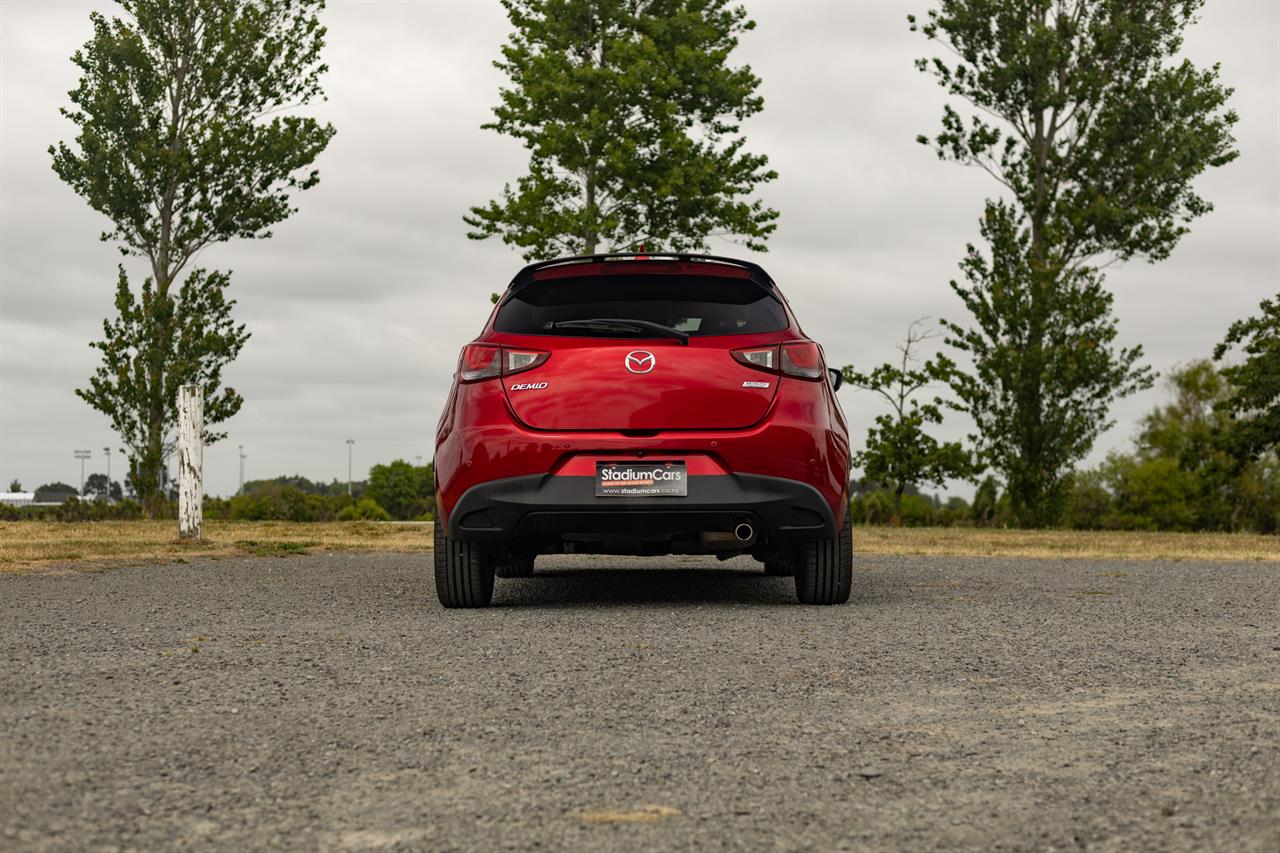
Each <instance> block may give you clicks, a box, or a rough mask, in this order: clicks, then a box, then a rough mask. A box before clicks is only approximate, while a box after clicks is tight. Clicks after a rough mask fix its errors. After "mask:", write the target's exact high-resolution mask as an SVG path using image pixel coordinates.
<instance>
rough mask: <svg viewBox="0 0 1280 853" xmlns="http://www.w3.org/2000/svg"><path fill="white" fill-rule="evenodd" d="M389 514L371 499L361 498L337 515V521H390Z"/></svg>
mask: <svg viewBox="0 0 1280 853" xmlns="http://www.w3.org/2000/svg"><path fill="white" fill-rule="evenodd" d="M390 520H391V513H389V512H387V511H386V510H385V509H383V508H382V507H380V506H379V505H378V502H377V501H375V500H374V499H373V498H361V499H360V500H358V501H356V502H355V503H354V504H351V505H350V506H346V507H343V509H342V512H340V513H338V521H390Z"/></svg>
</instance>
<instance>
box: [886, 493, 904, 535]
mask: <svg viewBox="0 0 1280 853" xmlns="http://www.w3.org/2000/svg"><path fill="white" fill-rule="evenodd" d="M904 488H905V485H904V484H902V483H899V484H898V488H897V489H896V490H895V491H894V493H893V518H892V519H890V521H889V523H890V524H891V525H893V526H894V527H901V526H902V491H903V489H904Z"/></svg>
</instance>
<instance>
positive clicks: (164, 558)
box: [0, 521, 431, 573]
mask: <svg viewBox="0 0 1280 853" xmlns="http://www.w3.org/2000/svg"><path fill="white" fill-rule="evenodd" d="M429 550H431V525H430V524H379V523H377V522H372V521H347V522H332V523H319V522H317V523H313V524H295V523H290V522H284V521H262V522H252V521H208V522H205V525H204V539H203V540H202V541H200V542H181V541H179V540H178V530H177V523H176V522H173V521H95V522H86V523H84V524H66V523H62V522H52V521H51V522H44V521H10V522H0V573H4V572H22V571H30V570H32V569H38V568H42V567H50V566H60V565H65V564H81V563H83V564H84V565H83V566H78V567H79V568H90V569H92V568H94V567H95V566H97V567H110V566H112V565H116V564H123V563H140V562H142V563H163V562H174V561H177V560H182V559H188V558H192V557H242V556H254V557H288V556H291V555H295V554H307V553H311V552H316V551H397V552H415V551H429Z"/></svg>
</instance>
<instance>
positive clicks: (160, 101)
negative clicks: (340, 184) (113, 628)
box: [49, 0, 334, 512]
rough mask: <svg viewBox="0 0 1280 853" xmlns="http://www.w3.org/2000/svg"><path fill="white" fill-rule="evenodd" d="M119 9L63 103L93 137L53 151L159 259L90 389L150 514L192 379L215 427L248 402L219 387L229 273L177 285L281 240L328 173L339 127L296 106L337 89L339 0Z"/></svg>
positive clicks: (61, 171)
mask: <svg viewBox="0 0 1280 853" xmlns="http://www.w3.org/2000/svg"><path fill="white" fill-rule="evenodd" d="M119 5H120V8H121V11H122V12H123V15H122V16H121V17H114V18H107V17H106V16H104V15H102V14H99V13H97V12H93V13H91V14H90V21H91V22H92V25H93V36H92V37H91V38H90V39H89V41H88V42H86V43H85V45H84V46H83V47H82V48H81V49H80V50H78V51H76V53H75V54H74V55H73V56H72V58H71V60H72V62H74V63H75V64H76V65H77V66H78V67H79V68H80V70H81V72H82V75H83V76H82V77H81V78H80V82H79V85H77V86H76V88H75V89H73V90H71V92H70V93H69V94H70V98H71V103H72V105H73V106H72V107H71V108H70V109H65V108H64V109H63V110H62V114H63V115H64V116H66V117H67V118H68V119H70V120H71V122H72V123H74V124H75V125H76V127H77V130H78V135H77V136H76V139H75V144H74V145H67V144H66V143H59V144H58V145H56V146H51V147H50V149H49V153H50V154H51V155H52V157H53V169H54V171H55V172H56V173H57V174H58V176H59V177H60V178H62V180H63V181H65V182H66V183H67V184H68V185H70V186H71V188H72V189H73V190H75V191H76V192H77V193H78V194H79V195H81V196H82V197H83V198H84V199H85V201H87V202H88V203H89V205H90V206H91V207H92V208H94V209H95V210H97V211H99V212H100V213H102V214H104V215H105V216H107V217H108V218H109V219H110V220H111V228H110V229H109V230H107V231H106V232H105V233H103V234H102V239H103V240H106V241H114V242H116V243H117V244H118V245H119V246H120V250H121V252H122V253H123V254H125V255H133V256H138V257H141V258H144V259H145V260H146V262H147V263H148V264H149V266H150V270H151V276H150V277H149V278H148V279H147V280H146V281H145V282H144V283H143V287H142V293H141V295H140V297H138V298H135V297H134V296H133V295H132V292H131V291H130V289H129V285H128V281H127V279H126V277H125V276H124V273H123V270H122V271H121V274H120V277H119V279H118V284H117V308H118V311H119V314H118V316H117V319H116V321H115V322H114V323H113V322H111V321H108V322H106V323H104V325H103V329H104V334H105V339H104V340H103V341H101V342H98V343H95V344H94V346H95V347H97V348H99V349H100V350H101V351H102V352H103V357H104V358H103V367H102V368H100V369H99V370H98V372H97V373H96V374H95V376H94V378H93V380H92V383H91V386H90V388H89V389H88V390H87V391H80V392H78V393H80V395H81V396H82V397H84V399H85V400H87V401H88V402H89V403H90V404H91V405H92V406H94V407H95V408H97V409H99V410H100V411H102V412H103V413H104V414H106V415H107V416H108V417H110V418H111V419H112V423H113V424H114V425H115V427H116V429H117V430H119V431H120V432H121V434H122V437H124V439H125V441H126V442H127V443H128V445H129V447H130V449H131V452H132V453H134V454H135V455H134V456H133V458H132V459H131V460H130V473H129V478H130V480H131V481H132V482H133V483H134V484H135V485H136V487H137V489H138V493H139V496H140V497H141V498H142V499H143V502H144V504H145V505H146V506H147V508H148V511H149V512H150V511H154V509H155V507H156V502H157V501H158V500H159V498H160V497H161V495H160V492H159V484H160V479H161V470H162V468H163V465H164V458H165V452H166V446H167V443H168V442H169V440H170V439H169V437H168V430H169V429H170V428H171V426H172V424H173V422H174V412H175V410H176V406H177V399H176V398H177V387H178V384H180V380H183V379H186V380H191V381H201V382H203V383H204V384H205V385H206V388H205V391H206V394H207V395H208V396H209V399H210V403H211V405H210V411H209V412H208V413H207V415H206V423H217V422H218V421H220V420H223V419H225V418H227V417H230V416H231V415H232V414H234V413H235V411H236V410H237V409H239V407H240V397H239V395H237V394H236V393H235V392H234V391H233V390H231V389H226V390H227V392H228V393H224V394H220V395H216V396H215V395H213V394H212V393H211V392H212V388H210V387H209V386H210V384H212V386H213V387H215V388H216V386H217V384H218V382H219V377H220V372H221V369H222V367H223V366H224V365H225V364H226V363H227V362H229V361H230V360H231V359H233V358H234V357H235V355H236V353H237V352H239V349H240V347H241V346H242V345H243V343H244V337H245V335H244V333H243V327H235V326H234V324H232V323H231V322H230V319H229V313H228V312H229V310H230V306H231V304H233V303H231V302H229V301H227V300H225V299H224V298H223V295H222V292H223V289H224V288H225V287H226V283H227V278H226V275H225V274H223V273H217V272H214V273H206V272H205V271H203V270H200V271H195V272H192V273H191V274H190V275H189V277H188V283H189V284H190V288H186V289H184V291H179V290H178V287H177V282H178V280H179V278H180V276H181V275H182V273H183V271H184V270H185V269H186V268H187V266H188V265H189V264H190V262H191V260H192V259H193V258H194V257H195V256H196V254H197V253H198V252H200V250H202V249H204V248H205V247H207V246H209V245H211V244H214V243H218V242H221V241H224V240H229V239H231V238H233V237H243V238H250V239H252V238H262V237H269V236H270V235H271V231H270V228H271V226H273V225H275V224H276V223H278V222H281V221H282V220H284V219H285V218H286V217H288V216H289V215H290V214H291V213H293V212H294V208H293V207H292V206H291V204H290V193H291V191H301V190H305V189H308V188H310V187H312V186H314V185H315V184H316V182H317V181H318V180H319V176H318V173H317V172H316V170H315V169H313V168H311V164H312V163H313V161H314V160H315V158H316V156H317V155H319V153H320V152H321V151H323V150H324V148H325V146H326V145H327V144H328V142H329V139H330V138H331V137H332V136H333V132H334V131H333V128H332V127H331V126H329V125H325V124H321V123H320V122H318V121H317V120H316V119H314V118H310V117H303V116H296V115H288V114H287V112H288V111H289V110H292V109H294V108H296V107H299V106H302V105H305V104H307V103H309V102H311V101H312V100H314V99H316V98H322V97H323V92H322V90H321V87H320V76H321V75H322V74H323V73H324V72H325V71H326V70H327V68H326V66H325V65H324V64H323V63H322V62H321V60H320V52H321V49H322V47H323V46H324V36H325V29H324V27H322V26H321V25H320V22H319V19H318V18H317V12H319V11H320V10H321V9H322V8H323V7H324V3H323V0H120V2H119ZM120 288H123V291H121V290H120ZM192 288H194V289H192ZM126 297H127V298H126ZM192 359H194V360H195V361H194V362H193V361H192ZM218 437H219V434H218V433H213V432H211V433H209V434H208V440H210V441H213V440H216V439H217V438H218Z"/></svg>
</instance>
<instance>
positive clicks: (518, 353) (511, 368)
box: [502, 349, 551, 376]
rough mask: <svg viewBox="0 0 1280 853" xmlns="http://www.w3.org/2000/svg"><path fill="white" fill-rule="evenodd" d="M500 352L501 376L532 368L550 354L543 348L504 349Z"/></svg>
mask: <svg viewBox="0 0 1280 853" xmlns="http://www.w3.org/2000/svg"><path fill="white" fill-rule="evenodd" d="M502 352H503V359H502V365H503V367H502V375H503V376H510V375H511V374H512V373H519V372H520V371H522V370H533V368H535V367H537V366H538V365H539V364H542V362H544V361H546V360H547V358H548V357H549V356H550V355H551V353H549V352H546V351H544V350H519V349H504V350H503V351H502Z"/></svg>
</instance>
